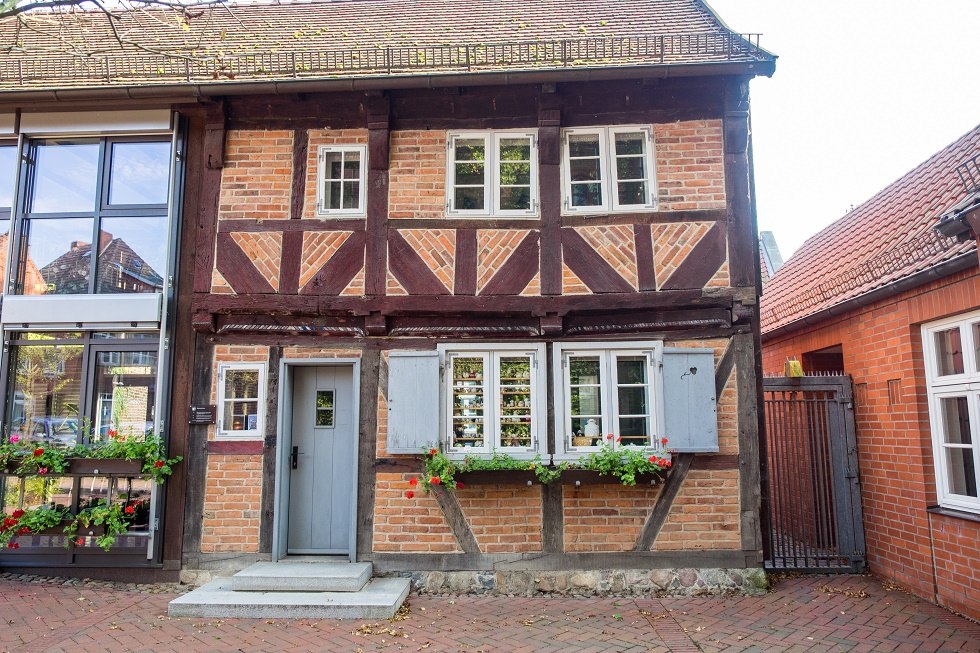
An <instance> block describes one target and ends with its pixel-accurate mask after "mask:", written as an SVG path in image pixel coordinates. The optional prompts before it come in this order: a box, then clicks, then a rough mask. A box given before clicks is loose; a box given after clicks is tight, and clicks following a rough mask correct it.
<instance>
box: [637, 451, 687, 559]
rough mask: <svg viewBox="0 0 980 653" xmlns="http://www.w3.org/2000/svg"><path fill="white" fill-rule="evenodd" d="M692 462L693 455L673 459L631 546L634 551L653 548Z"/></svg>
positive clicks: (684, 454)
mask: <svg viewBox="0 0 980 653" xmlns="http://www.w3.org/2000/svg"><path fill="white" fill-rule="evenodd" d="M693 461H694V454H693V453H679V454H676V455H675V456H674V457H673V466H672V467H671V469H670V474H669V475H668V476H667V480H666V482H664V487H663V489H662V490H660V495H659V496H658V497H657V503H656V504H654V506H653V510H651V511H650V514H649V515H647V520H646V523H644V524H643V528H642V529H641V530H640V533H639V535H637V536H636V543H635V544H634V545H633V550H634V551H649V550H650V549H651V548H653V543H654V542H656V541H657V536H658V535H660V529H661V528H663V525H664V522H666V521H667V516H668V515H669V514H670V509H671V507H673V505H674V499H676V498H677V493H678V492H680V489H681V485H683V484H684V480H685V479H686V478H687V473H688V472H689V471H690V470H691V463H692V462H693Z"/></svg>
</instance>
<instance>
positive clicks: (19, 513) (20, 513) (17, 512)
mask: <svg viewBox="0 0 980 653" xmlns="http://www.w3.org/2000/svg"><path fill="white" fill-rule="evenodd" d="M10 516H11V517H13V518H14V519H20V518H21V517H23V516H24V511H23V510H21V509H20V508H18V509H17V510H15V511H13V512H12V513H10Z"/></svg>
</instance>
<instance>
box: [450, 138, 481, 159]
mask: <svg viewBox="0 0 980 653" xmlns="http://www.w3.org/2000/svg"><path fill="white" fill-rule="evenodd" d="M453 144H454V147H455V150H456V160H457V161H486V147H485V145H484V143H483V139H482V138H457V139H456V140H455V141H453Z"/></svg>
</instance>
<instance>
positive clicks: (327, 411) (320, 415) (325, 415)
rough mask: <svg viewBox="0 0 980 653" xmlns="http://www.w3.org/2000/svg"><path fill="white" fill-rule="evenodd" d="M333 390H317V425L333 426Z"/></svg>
mask: <svg viewBox="0 0 980 653" xmlns="http://www.w3.org/2000/svg"><path fill="white" fill-rule="evenodd" d="M333 413H334V407H333V390H317V391H316V426H322V427H326V428H333Z"/></svg>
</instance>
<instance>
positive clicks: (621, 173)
mask: <svg viewBox="0 0 980 653" xmlns="http://www.w3.org/2000/svg"><path fill="white" fill-rule="evenodd" d="M646 177H647V171H646V159H644V158H643V157H642V156H630V157H621V158H619V159H616V178H617V179H646Z"/></svg>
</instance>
